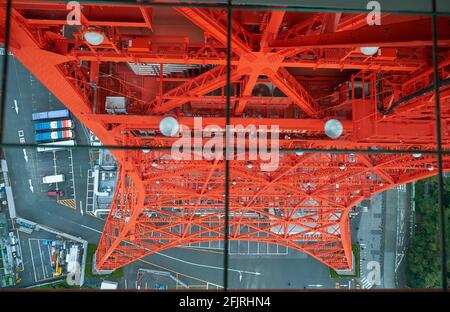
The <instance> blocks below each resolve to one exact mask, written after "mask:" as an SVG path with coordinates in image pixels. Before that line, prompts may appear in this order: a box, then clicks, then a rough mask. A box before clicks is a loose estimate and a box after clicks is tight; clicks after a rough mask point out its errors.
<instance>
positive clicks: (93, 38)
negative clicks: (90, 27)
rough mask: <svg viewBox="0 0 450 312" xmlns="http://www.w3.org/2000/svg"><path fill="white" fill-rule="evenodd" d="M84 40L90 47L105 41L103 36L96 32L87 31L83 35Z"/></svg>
mask: <svg viewBox="0 0 450 312" xmlns="http://www.w3.org/2000/svg"><path fill="white" fill-rule="evenodd" d="M84 40H86V41H87V42H88V43H89V44H90V45H94V46H96V45H100V44H102V43H103V41H104V40H105V36H104V35H103V34H102V33H100V32H97V31H88V32H85V33H84Z"/></svg>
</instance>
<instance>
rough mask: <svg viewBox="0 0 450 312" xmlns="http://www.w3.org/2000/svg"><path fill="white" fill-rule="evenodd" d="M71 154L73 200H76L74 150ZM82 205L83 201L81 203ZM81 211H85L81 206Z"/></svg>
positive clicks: (70, 151)
mask: <svg viewBox="0 0 450 312" xmlns="http://www.w3.org/2000/svg"><path fill="white" fill-rule="evenodd" d="M69 153H70V157H69V158H70V168H71V172H72V188H73V199H74V200H76V198H77V196H76V193H75V181H74V180H75V174H74V173H73V155H72V150H69ZM80 204H81V201H80ZM80 210H81V211H83V207H82V206H80ZM81 214H83V212H81Z"/></svg>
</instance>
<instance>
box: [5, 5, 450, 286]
mask: <svg viewBox="0 0 450 312" xmlns="http://www.w3.org/2000/svg"><path fill="white" fill-rule="evenodd" d="M72 5H73V6H72V7H70V8H68V7H66V6H65V5H64V4H61V3H56V2H51V3H50V2H49V3H47V4H45V5H43V4H39V3H33V4H32V5H31V4H30V3H28V2H23V1H22V2H14V5H13V10H14V12H13V13H14V14H12V15H11V16H12V24H11V31H10V34H11V38H12V39H13V42H14V45H12V48H11V49H12V52H13V55H8V56H6V54H5V56H4V57H3V59H5V58H6V57H7V58H8V60H11V62H9V65H8V66H9V67H8V77H7V78H8V81H9V84H8V89H7V90H6V91H7V92H6V94H2V95H3V96H4V97H5V99H6V102H7V105H6V106H5V107H4V114H5V116H6V118H5V123H4V124H3V125H2V128H3V130H4V131H3V134H4V142H6V143H9V144H10V146H8V147H9V148H5V149H4V153H3V158H4V159H3V162H2V172H3V175H2V176H3V181H2V182H1V183H2V184H1V192H0V194H2V195H1V196H3V197H2V199H3V201H2V203H3V204H4V207H5V209H2V212H1V213H2V214H0V221H1V222H3V223H2V224H6V223H8V222H9V219H11V222H9V223H8V227H7V230H6V231H3V232H1V233H0V234H1V235H2V237H5V240H3V241H6V242H8V246H9V247H8V248H9V249H10V250H11V252H10V254H11V255H13V254H14V255H15V257H14V256H13V257H12V258H11V259H12V260H11V261H10V263H9V264H8V265H9V266H8V270H9V271H8V276H7V278H6V279H5V280H2V286H3V285H10V286H11V285H14V286H18V285H26V286H28V285H35V284H38V283H42V282H44V281H48V280H50V279H52V278H55V277H66V278H67V279H66V280H65V281H63V282H61V284H57V287H69V286H78V287H79V286H80V285H85V287H93V288H135V289H158V290H165V289H177V288H178V289H187V288H195V287H200V288H203V289H221V288H279V289H282V288H295V289H321V288H324V289H330V288H331V289H335V288H339V289H347V290H353V289H362V288H363V289H382V288H385V289H390V288H405V287H415V288H416V287H418V288H423V287H425V288H437V287H440V285H439V283H438V278H439V272H438V267H439V265H440V264H441V263H440V262H439V261H440V260H439V259H437V258H436V256H437V255H438V254H439V239H438V237H436V235H437V233H438V232H437V231H438V228H437V223H436V222H437V221H436V220H437V219H436V218H437V216H436V215H435V213H436V212H437V208H436V205H437V203H436V200H437V195H436V194H437V193H436V192H437V191H436V189H437V188H436V178H435V177H434V176H435V175H436V174H437V170H438V164H437V158H436V153H437V152H438V151H436V141H435V140H436V134H435V129H436V128H435V126H436V125H435V120H438V119H439V118H440V119H441V120H442V121H443V124H444V128H443V129H444V130H445V129H447V128H446V113H447V111H446V105H445V100H446V97H445V93H444V92H442V93H441V96H442V98H441V101H442V103H441V104H442V107H443V110H442V112H443V113H444V114H442V115H441V116H436V115H435V104H434V103H435V102H434V99H435V97H434V93H433V89H432V84H433V77H434V68H433V65H432V63H433V59H432V53H431V52H432V33H431V18H430V16H422V15H396V14H387V13H384V12H383V13H381V12H373V11H371V12H370V13H369V15H368V14H367V12H361V13H359V14H358V13H348V12H310V10H306V11H289V10H288V9H286V10H274V11H271V10H263V9H259V10H257V9H256V8H255V10H245V9H243V8H236V9H233V11H232V15H231V16H227V12H228V11H227V10H226V9H225V8H224V7H220V8H209V7H201V8H199V7H193V6H186V7H178V6H177V7H169V6H152V7H150V6H148V5H134V4H133V5H127V4H124V3H119V2H117V3H113V4H111V3H109V4H108V5H103V4H102V3H101V2H96V3H86V4H83V6H77V5H76V4H73V3H72ZM369 17H370V18H369ZM228 18H230V20H231V23H232V24H231V25H227V21H228ZM447 22H448V21H447V19H446V18H444V17H443V18H441V19H440V21H439V23H440V24H442V25H443V26H445V24H446V23H447ZM411 25H413V26H411ZM228 26H230V28H231V30H232V33H231V34H228V33H227V31H228ZM410 28H411V29H412V28H414V29H415V30H416V31H409V32H405V31H404V30H405V29H410ZM441 28H442V27H441ZM443 29H445V27H444V28H443ZM228 39H230V40H231V42H228ZM440 39H441V40H444V41H446V40H447V39H448V38H446V34H445V33H444V34H443V35H442V36H440ZM228 44H229V45H230V47H231V49H230V51H227V47H228ZM447 54H448V51H447V49H446V48H445V47H442V48H441V50H440V51H439V59H440V61H442V62H441V63H440V64H439V66H438V68H439V77H440V79H441V80H443V81H445V79H448V77H447V76H448V69H447V67H446V66H447V65H446V55H447ZM228 59H230V60H231V63H230V64H227V62H228ZM228 78H229V79H230V81H229V82H230V84H228ZM443 87H445V86H443ZM228 94H229V97H227V95H228ZM228 104H229V109H230V110H229V111H227V110H226V109H227V107H228ZM227 115H229V116H230V117H231V118H230V125H226V119H225V117H226V116H227ZM226 134H228V137H227V138H226ZM445 135H446V134H445ZM445 135H443V139H444V141H443V142H446V137H445ZM226 139H228V140H226ZM226 147H228V148H226ZM225 152H226V153H225ZM226 161H228V162H229V167H228V168H229V172H225V168H226ZM443 166H444V168H445V169H448V168H450V167H449V164H448V161H447V158H444V164H443ZM228 175H229V180H228V181H227V180H226V178H225V177H226V176H228ZM226 183H228V185H229V191H230V192H229V194H228V195H229V196H228V197H227V196H226V194H225V185H226ZM24 190H26V192H27V195H26V196H17V194H20V193H21V192H23V191H24ZM226 201H228V202H226ZM444 202H445V203H446V201H444ZM225 206H228V207H229V210H228V211H225ZM17 217H18V218H17ZM226 219H227V221H228V224H229V229H228V232H227V233H225V229H224V225H225V220H226ZM5 220H6V221H5ZM5 222H6V223H5ZM11 225H13V226H11ZM37 226H39V227H40V228H41V229H42V230H43V231H36V229H37ZM3 228H5V227H3ZM52 229H56V230H57V231H60V232H61V233H60V232H58V233H57V234H55V232H52ZM11 233H12V234H11ZM225 234H226V235H227V238H228V240H227V243H228V246H225V245H224V236H225ZM56 236H59V237H60V238H58V237H56ZM61 237H62V238H61ZM80 237H81V238H80ZM19 242H20V243H19ZM225 247H226V248H225ZM225 249H227V251H228V252H227V253H225V252H224V250H225ZM13 252H14V253H13ZM224 257H229V258H224ZM82 259H86V262H84V261H83V260H82ZM224 259H226V260H229V262H228V265H227V267H223V264H224ZM30 260H31V263H34V264H33V265H32V266H31V267H30V266H29V263H30ZM138 260H140V261H138ZM83 263H85V264H83ZM181 263H182V264H183V265H181ZM425 265H429V269H428V270H425ZM36 268H37V269H36ZM199 268H201V269H199ZM211 272H215V274H212V273H211ZM217 272H219V273H218V274H217ZM98 273H101V274H104V275H101V276H102V277H99V276H98V275H97V274H98ZM224 274H226V275H224ZM224 276H227V277H228V278H227V279H224V278H223V277H224ZM105 279H106V282H105V281H103V282H102V280H105ZM226 281H227V284H224V283H225V282H226Z"/></svg>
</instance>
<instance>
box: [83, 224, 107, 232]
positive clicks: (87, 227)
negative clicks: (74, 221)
mask: <svg viewBox="0 0 450 312" xmlns="http://www.w3.org/2000/svg"><path fill="white" fill-rule="evenodd" d="M80 226H82V227H84V228H86V229H89V230H91V231H94V232H97V233H100V234H102V232H101V231H99V230H96V229H93V228H91V227H89V226H86V225H83V224H80Z"/></svg>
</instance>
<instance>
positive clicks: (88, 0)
mask: <svg viewBox="0 0 450 312" xmlns="http://www.w3.org/2000/svg"><path fill="white" fill-rule="evenodd" d="M47 1H48V2H61V0H47ZM79 2H80V3H81V4H91V5H96V4H97V5H102V4H110V5H117V4H125V5H136V6H147V7H172V8H175V7H192V8H205V9H226V8H227V7H229V6H231V7H233V8H234V9H239V10H241V9H242V10H273V11H276V10H283V11H291V12H322V13H336V12H338V13H349V14H358V13H367V11H368V10H365V9H363V8H359V9H358V8H340V7H337V6H332V5H330V6H326V7H325V6H302V5H299V4H285V5H280V4H241V3H235V4H231V3H225V2H222V3H221V2H216V3H201V2H198V3H196V2H175V1H174V2H150V1H145V0H144V1H143V2H137V1H119V0H116V1H111V0H109V1H101V0H79ZM381 13H389V14H406V15H426V16H431V15H433V11H426V10H417V11H414V10H402V9H391V10H390V9H387V10H386V9H383V7H382V8H381ZM434 14H436V15H442V16H447V15H448V12H445V11H441V12H435V13H434Z"/></svg>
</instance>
